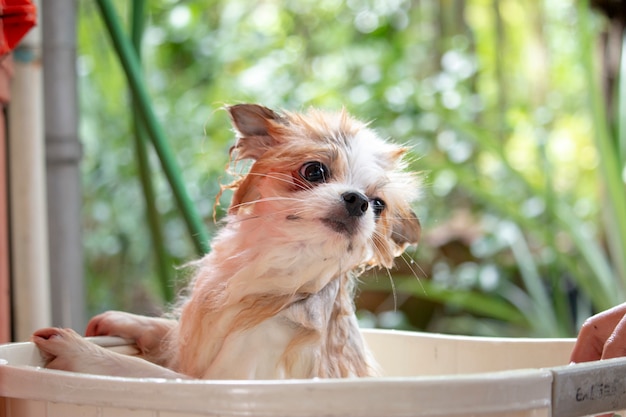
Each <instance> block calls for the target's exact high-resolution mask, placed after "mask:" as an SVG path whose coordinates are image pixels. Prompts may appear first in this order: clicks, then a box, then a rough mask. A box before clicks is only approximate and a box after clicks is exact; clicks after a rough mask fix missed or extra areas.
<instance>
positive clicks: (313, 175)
mask: <svg viewBox="0 0 626 417" xmlns="http://www.w3.org/2000/svg"><path fill="white" fill-rule="evenodd" d="M299 172H300V176H301V177H302V178H303V179H305V180H307V181H308V182H326V179H327V178H328V177H329V174H330V172H329V171H328V168H327V167H326V165H324V164H322V163H321V162H317V161H314V162H307V163H306V164H304V165H302V166H301V167H300V171H299Z"/></svg>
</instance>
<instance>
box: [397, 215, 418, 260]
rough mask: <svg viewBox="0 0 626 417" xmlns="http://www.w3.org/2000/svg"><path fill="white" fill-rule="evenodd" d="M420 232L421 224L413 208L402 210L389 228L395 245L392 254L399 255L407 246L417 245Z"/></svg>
mask: <svg viewBox="0 0 626 417" xmlns="http://www.w3.org/2000/svg"><path fill="white" fill-rule="evenodd" d="M421 234H422V226H421V224H420V221H419V219H418V218H417V216H416V215H415V213H414V212H413V210H411V209H406V210H402V211H401V212H400V213H399V216H398V217H397V218H396V219H395V221H394V224H393V226H392V228H391V240H392V241H393V242H394V243H395V245H396V250H395V253H394V255H395V256H400V255H401V254H402V252H404V250H405V249H406V247H407V246H410V245H417V242H419V240H420V235H421Z"/></svg>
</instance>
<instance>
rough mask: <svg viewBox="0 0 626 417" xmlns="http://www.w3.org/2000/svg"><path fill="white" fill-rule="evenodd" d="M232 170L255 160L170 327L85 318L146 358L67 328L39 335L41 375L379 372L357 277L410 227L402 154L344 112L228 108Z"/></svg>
mask: <svg viewBox="0 0 626 417" xmlns="http://www.w3.org/2000/svg"><path fill="white" fill-rule="evenodd" d="M228 112H229V114H230V116H231V119H232V123H233V126H234V128H235V131H236V133H237V141H236V144H235V145H234V146H233V148H232V149H231V158H232V161H233V162H234V163H237V162H238V161H241V160H252V161H253V163H252V165H251V167H250V169H249V171H248V172H247V174H245V175H241V176H240V177H239V178H237V179H236V180H235V181H234V182H233V183H232V184H231V185H230V186H229V188H231V189H232V190H233V191H234V192H233V197H232V203H231V206H230V208H229V210H228V215H227V216H226V217H225V220H224V224H223V226H222V228H221V229H220V231H219V233H218V234H217V236H216V237H215V239H214V240H213V241H212V244H211V252H210V253H209V254H207V255H206V256H204V257H203V258H201V259H200V260H198V261H196V262H194V264H193V268H195V272H194V276H193V279H192V280H191V282H190V284H189V288H188V291H187V295H185V296H184V297H183V299H182V301H181V302H180V305H179V308H178V309H177V312H176V319H173V320H168V319H164V318H149V317H143V316H137V315H132V314H128V313H122V312H107V313H104V314H101V315H99V316H96V317H94V318H93V319H92V320H91V321H90V323H89V325H88V328H87V332H86V333H87V335H88V336H89V335H117V336H122V337H126V338H130V339H133V340H135V341H136V344H137V346H138V348H139V349H140V351H141V354H142V355H141V356H143V359H140V358H137V357H130V356H124V355H121V354H118V353H115V352H111V351H108V350H105V349H103V348H100V347H99V346H96V345H94V344H92V343H90V342H88V341H86V340H85V339H83V338H81V337H80V336H79V335H78V334H76V333H75V332H74V331H72V330H69V329H57V328H48V329H42V330H39V331H37V332H36V333H35V334H34V335H33V341H34V342H35V343H36V344H37V346H38V347H39V348H40V350H41V351H42V353H43V355H44V357H45V358H46V359H47V362H48V365H47V366H48V367H49V368H53V369H65V370H70V371H77V372H89V373H96V374H106V375H119V376H140V377H180V378H182V377H191V378H203V379H280V378H313V377H320V378H337V377H360V376H372V375H376V374H377V365H376V363H375V361H374V359H373V358H372V357H371V355H370V353H369V351H368V349H367V347H366V346H365V344H364V341H363V339H362V338H361V334H360V332H359V329H358V324H357V319H356V316H355V310H354V303H353V296H354V289H355V281H356V279H357V277H358V275H359V274H360V273H361V272H362V271H364V270H365V269H367V268H371V267H376V266H379V267H384V268H390V267H392V265H393V263H394V259H395V258H396V257H397V256H399V255H401V254H402V253H403V251H404V250H405V248H406V247H407V246H408V245H414V244H417V241H418V239H419V235H420V224H419V221H418V219H417V217H416V216H415V214H414V212H413V211H412V210H411V207H410V205H411V203H412V202H413V201H414V199H415V198H416V196H417V192H418V189H419V185H418V181H417V178H416V176H415V175H413V174H412V173H410V172H408V171H407V163H406V161H405V154H406V149H405V148H403V147H400V146H397V145H395V144H392V143H390V142H387V141H385V140H383V139H381V138H380V137H378V136H377V134H376V133H375V132H374V131H373V130H371V129H370V128H369V127H368V125H367V124H365V123H362V122H360V121H358V120H356V119H354V118H353V117H351V116H350V115H348V114H347V113H346V112H345V111H340V112H336V113H331V112H323V111H318V110H309V111H308V112H305V113H290V112H281V113H278V112H274V111H272V110H270V109H268V108H265V107H262V106H259V105H254V104H241V105H235V106H232V107H229V108H228Z"/></svg>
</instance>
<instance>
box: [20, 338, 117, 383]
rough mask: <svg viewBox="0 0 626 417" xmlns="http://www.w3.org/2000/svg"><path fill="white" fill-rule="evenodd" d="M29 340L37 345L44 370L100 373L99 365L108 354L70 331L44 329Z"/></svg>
mask: <svg viewBox="0 0 626 417" xmlns="http://www.w3.org/2000/svg"><path fill="white" fill-rule="evenodd" d="M31 340H32V341H33V343H35V344H36V345H37V347H38V348H39V351H40V352H41V355H42V356H43V358H44V360H45V362H46V365H45V366H46V368H48V369H56V370H62V371H71V372H85V373H101V372H98V369H101V365H100V364H101V363H102V362H103V361H104V362H106V360H107V359H106V358H107V357H108V356H109V352H107V351H106V350H105V349H103V348H101V347H100V346H97V345H95V344H93V343H91V342H89V341H87V340H85V339H84V338H82V337H81V336H80V335H79V334H78V333H76V332H75V331H74V330H72V329H59V328H45V329H40V330H37V331H36V332H35V333H34V334H33V336H32V338H31Z"/></svg>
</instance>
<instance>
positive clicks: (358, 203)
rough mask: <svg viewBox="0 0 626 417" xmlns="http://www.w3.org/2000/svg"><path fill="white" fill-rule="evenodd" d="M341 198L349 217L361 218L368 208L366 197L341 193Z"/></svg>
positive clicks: (351, 192) (355, 193) (352, 192)
mask: <svg viewBox="0 0 626 417" xmlns="http://www.w3.org/2000/svg"><path fill="white" fill-rule="evenodd" d="M341 198H343V201H344V203H345V204H346V210H348V214H349V215H350V217H361V216H362V215H364V214H365V212H366V211H367V208H368V207H369V202H368V200H367V197H365V196H364V195H363V194H361V193H357V192H355V191H350V192H347V193H343V194H342V195H341Z"/></svg>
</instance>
